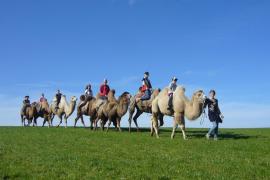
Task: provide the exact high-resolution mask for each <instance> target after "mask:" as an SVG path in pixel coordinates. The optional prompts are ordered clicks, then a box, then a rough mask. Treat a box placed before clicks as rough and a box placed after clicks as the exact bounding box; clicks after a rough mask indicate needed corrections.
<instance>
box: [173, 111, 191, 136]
mask: <svg viewBox="0 0 270 180" xmlns="http://www.w3.org/2000/svg"><path fill="white" fill-rule="evenodd" d="M174 123H175V124H176V125H179V126H180V129H181V131H182V134H183V139H184V140H187V136H186V131H185V117H184V115H183V114H175V118H174ZM176 127H177V126H176ZM174 128H175V125H174ZM174 131H175V130H174ZM172 135H173V134H172Z"/></svg>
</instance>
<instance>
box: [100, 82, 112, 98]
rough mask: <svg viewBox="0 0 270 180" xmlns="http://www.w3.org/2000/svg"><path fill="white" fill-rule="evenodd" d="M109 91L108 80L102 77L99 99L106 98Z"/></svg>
mask: <svg viewBox="0 0 270 180" xmlns="http://www.w3.org/2000/svg"><path fill="white" fill-rule="evenodd" d="M109 92H110V87H109V85H108V80H107V79H104V81H103V83H102V85H101V86H100V90H99V95H100V98H101V99H104V100H105V99H107V96H108V94H109Z"/></svg>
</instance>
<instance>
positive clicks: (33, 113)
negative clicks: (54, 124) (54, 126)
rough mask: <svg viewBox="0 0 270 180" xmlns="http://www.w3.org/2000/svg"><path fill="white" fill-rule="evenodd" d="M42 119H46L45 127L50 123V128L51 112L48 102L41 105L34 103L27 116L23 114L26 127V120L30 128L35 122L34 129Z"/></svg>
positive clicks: (28, 108)
mask: <svg viewBox="0 0 270 180" xmlns="http://www.w3.org/2000/svg"><path fill="white" fill-rule="evenodd" d="M39 117H41V118H43V119H44V122H43V126H44V124H45V122H48V127H50V126H51V111H50V108H49V104H48V102H47V101H44V102H41V103H36V102H34V103H32V104H31V105H30V106H28V107H27V108H26V114H25V116H24V115H23V114H22V112H21V119H22V125H23V126H25V120H26V119H27V120H28V125H27V126H29V125H30V124H31V123H32V122H33V127H34V126H37V119H38V118H39Z"/></svg>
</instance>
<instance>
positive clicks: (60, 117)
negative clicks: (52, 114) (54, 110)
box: [57, 116, 63, 127]
mask: <svg viewBox="0 0 270 180" xmlns="http://www.w3.org/2000/svg"><path fill="white" fill-rule="evenodd" d="M58 117H59V119H60V122H59V124H58V125H57V127H59V126H60V125H61V124H62V121H63V119H62V116H58Z"/></svg>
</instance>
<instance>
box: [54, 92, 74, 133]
mask: <svg viewBox="0 0 270 180" xmlns="http://www.w3.org/2000/svg"><path fill="white" fill-rule="evenodd" d="M76 101H77V98H76V97H75V96H72V97H71V99H70V104H68V102H67V100H66V96H65V95H62V97H61V100H60V103H59V105H58V109H56V108H55V107H56V102H57V100H56V97H54V99H53V102H52V104H51V107H50V108H51V111H52V120H53V118H54V116H55V115H57V116H58V117H59V119H60V122H59V124H58V126H57V127H59V126H60V125H61V124H62V121H63V116H64V119H65V128H67V119H68V118H69V117H70V116H71V115H72V113H73V112H74V110H75V107H76Z"/></svg>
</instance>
